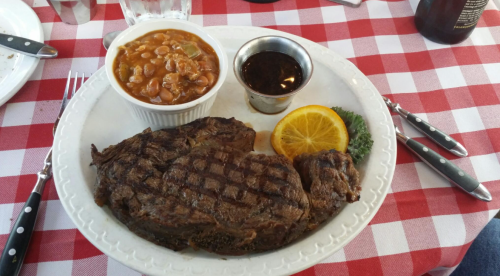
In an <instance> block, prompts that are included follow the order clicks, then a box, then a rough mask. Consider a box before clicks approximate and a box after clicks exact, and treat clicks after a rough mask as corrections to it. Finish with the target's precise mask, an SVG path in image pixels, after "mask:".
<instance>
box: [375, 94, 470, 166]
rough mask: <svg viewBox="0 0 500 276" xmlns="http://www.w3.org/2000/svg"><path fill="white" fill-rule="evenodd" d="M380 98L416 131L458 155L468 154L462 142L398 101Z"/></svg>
mask: <svg viewBox="0 0 500 276" xmlns="http://www.w3.org/2000/svg"><path fill="white" fill-rule="evenodd" d="M382 98H383V99H384V102H385V104H386V105H387V107H389V108H390V109H391V110H392V111H393V112H395V113H398V114H399V116H401V117H402V118H403V119H405V120H406V121H407V122H408V123H410V124H411V125H412V126H414V127H415V128H416V129H417V130H418V131H420V132H422V133H423V134H424V135H425V136H427V137H429V138H430V139H431V140H432V141H434V142H436V143H437V144H438V145H440V146H441V147H443V148H444V149H446V150H448V151H449V152H451V153H453V154H455V155H456V156H460V157H465V156H467V155H468V154H469V153H468V152H467V150H466V149H465V147H464V146H462V144H460V143H459V142H457V141H456V140H455V139H453V138H451V136H449V135H448V134H446V133H444V132H442V131H441V130H439V129H437V128H436V127H434V126H432V125H431V124H429V123H428V122H426V121H424V120H422V119H421V118H419V117H418V116H416V115H414V114H412V113H410V112H408V111H407V110H404V109H403V108H401V106H399V104H398V103H393V102H391V100H389V99H388V98H387V97H384V96H382Z"/></svg>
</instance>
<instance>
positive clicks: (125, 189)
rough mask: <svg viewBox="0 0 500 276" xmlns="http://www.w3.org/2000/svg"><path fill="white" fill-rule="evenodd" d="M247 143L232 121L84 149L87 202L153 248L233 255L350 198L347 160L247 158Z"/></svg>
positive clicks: (352, 172)
mask: <svg viewBox="0 0 500 276" xmlns="http://www.w3.org/2000/svg"><path fill="white" fill-rule="evenodd" d="M254 139H255V132H254V131H253V130H252V129H251V128H248V127H246V126H245V125H244V124H243V123H241V122H239V121H237V120H235V119H223V118H210V117H207V118H203V119H199V120H196V121H194V122H192V123H190V124H187V125H184V126H181V127H178V128H176V129H166V130H159V131H154V132H152V131H151V130H149V129H147V130H145V131H144V132H142V133H140V134H137V135H135V136H134V137H131V138H129V139H126V140H124V141H122V142H121V143H119V144H117V145H115V146H110V147H108V148H107V149H105V150H104V151H103V152H102V153H100V152H98V151H97V149H96V148H95V146H94V145H92V159H93V164H94V165H95V166H96V167H97V181H96V185H95V191H94V196H95V201H96V203H97V204H98V205H100V206H102V205H104V204H106V205H108V206H109V208H110V209H111V211H112V212H113V214H114V215H115V216H116V217H117V218H118V219H119V220H120V221H121V222H122V223H124V224H125V225H127V227H128V228H129V229H130V230H131V231H132V232H134V233H136V234H137V235H139V236H141V237H143V238H145V239H147V240H149V241H152V242H154V243H156V244H159V245H162V246H165V247H168V248H171V249H173V250H182V249H184V248H187V247H193V248H195V249H197V248H201V249H205V250H207V251H210V252H215V253H218V254H223V255H241V254H246V253H251V252H261V251H266V250H271V249H276V248H279V247H282V246H284V245H286V244H288V243H290V242H292V241H293V240H295V239H297V238H298V237H299V236H300V235H301V234H303V233H304V232H306V231H308V230H311V229H314V228H315V227H317V225H319V224H320V223H322V222H323V221H324V220H326V219H327V218H329V217H330V216H331V215H333V214H335V213H336V212H338V211H339V210H340V207H341V205H342V203H343V202H345V201H348V202H353V201H356V200H357V199H358V196H359V192H360V189H361V188H360V186H359V176H358V172H357V171H356V169H355V168H354V167H353V164H352V160H351V158H350V156H349V155H348V154H343V153H340V152H336V151H322V152H319V153H316V154H312V155H311V154H303V155H301V156H298V157H297V158H296V159H295V161H294V163H293V164H292V162H290V161H289V160H288V159H286V158H285V157H284V156H281V155H275V156H267V155H263V154H254V153H252V152H251V151H252V150H253V142H254ZM294 166H295V168H294ZM301 179H302V180H301Z"/></svg>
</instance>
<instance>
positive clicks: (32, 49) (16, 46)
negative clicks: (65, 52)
mask: <svg viewBox="0 0 500 276" xmlns="http://www.w3.org/2000/svg"><path fill="white" fill-rule="evenodd" d="M0 46H3V47H5V48H7V49H10V50H12V51H16V52H19V53H21V54H25V55H28V56H32V57H37V58H55V57H57V50H56V48H54V47H52V46H49V45H45V44H43V43H40V42H38V41H34V40H31V39H27V38H24V37H19V36H15V35H7V34H0Z"/></svg>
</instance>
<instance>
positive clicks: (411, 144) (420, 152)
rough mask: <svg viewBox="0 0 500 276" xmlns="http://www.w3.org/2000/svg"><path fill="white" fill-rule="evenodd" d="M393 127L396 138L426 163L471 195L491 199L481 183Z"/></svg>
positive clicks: (481, 198)
mask: <svg viewBox="0 0 500 276" xmlns="http://www.w3.org/2000/svg"><path fill="white" fill-rule="evenodd" d="M394 128H395V130H396V138H397V139H398V140H399V141H400V142H401V143H403V144H404V145H405V146H406V147H407V148H409V149H410V150H411V151H412V152H413V153H414V154H415V155H417V156H418V157H419V158H420V159H422V161H424V162H425V163H426V164H427V165H429V166H430V167H431V168H433V169H434V170H435V171H437V172H438V173H439V174H441V175H442V176H444V177H445V178H447V179H448V180H450V181H451V183H453V184H455V185H456V186H458V187H460V188H461V189H462V190H464V191H465V192H467V193H468V194H470V195H472V196H473V197H475V198H477V199H480V200H482V201H491V194H490V192H489V191H488V189H486V187H484V185H483V184H481V183H479V181H477V180H476V179H474V178H473V177H472V176H470V175H469V174H468V173H466V172H464V171H463V170H461V169H460V168H459V167H457V165H455V164H453V163H452V162H451V161H450V160H448V159H446V158H444V157H443V156H441V155H439V154H438V153H437V152H435V151H433V150H431V149H429V148H427V147H426V146H424V145H423V144H421V143H419V142H417V141H415V140H413V139H411V138H410V137H408V136H406V135H404V134H403V133H401V131H399V129H398V127H397V126H394Z"/></svg>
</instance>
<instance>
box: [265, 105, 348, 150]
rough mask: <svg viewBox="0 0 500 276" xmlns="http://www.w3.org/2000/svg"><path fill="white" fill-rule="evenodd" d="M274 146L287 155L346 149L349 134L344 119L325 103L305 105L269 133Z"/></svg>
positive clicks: (286, 117)
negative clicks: (324, 104) (323, 104)
mask: <svg viewBox="0 0 500 276" xmlns="http://www.w3.org/2000/svg"><path fill="white" fill-rule="evenodd" d="M271 144H272V145H273V148H274V150H275V151H276V152H277V153H279V154H283V155H285V156H286V157H288V158H289V159H291V160H293V158H294V157H295V156H297V155H299V154H302V153H314V152H318V151H321V150H331V149H336V150H338V151H341V152H345V151H346V150H347V145H348V144H349V134H348V133H347V129H346V127H345V124H344V121H342V119H341V118H340V117H339V115H338V114H337V113H336V112H335V111H333V110H331V109H330V108H328V107H325V106H320V105H308V106H304V107H301V108H298V109H296V110H294V111H292V112H290V113H289V114H288V115H286V116H285V117H284V118H283V119H281V121H279V123H278V124H277V125H276V127H275V128H274V131H273V133H272V135H271Z"/></svg>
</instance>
